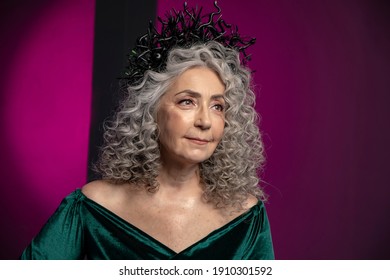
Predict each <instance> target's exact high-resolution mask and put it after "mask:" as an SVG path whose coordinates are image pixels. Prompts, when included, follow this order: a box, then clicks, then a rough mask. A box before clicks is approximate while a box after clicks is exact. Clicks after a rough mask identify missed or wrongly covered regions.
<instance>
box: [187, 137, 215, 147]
mask: <svg viewBox="0 0 390 280" xmlns="http://www.w3.org/2000/svg"><path fill="white" fill-rule="evenodd" d="M186 139H188V140H190V141H191V142H192V143H195V144H198V145H206V144H208V143H209V142H211V141H210V140H208V139H200V138H191V137H186Z"/></svg>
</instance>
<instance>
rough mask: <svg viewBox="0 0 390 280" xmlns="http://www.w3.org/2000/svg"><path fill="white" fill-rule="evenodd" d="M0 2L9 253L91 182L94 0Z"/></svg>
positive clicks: (2, 254) (4, 219)
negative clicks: (67, 197)
mask: <svg viewBox="0 0 390 280" xmlns="http://www.w3.org/2000/svg"><path fill="white" fill-rule="evenodd" d="M1 6H2V7H1V8H0V13H1V17H0V18H1V19H0V22H1V29H0V30H1V37H0V38H1V43H0V44H1V45H0V46H1V51H0V61H1V70H0V71H1V75H0V92H1V95H0V104H1V105H0V106H1V107H0V110H1V111H0V114H1V118H0V127H1V130H0V131H1V137H0V155H1V168H0V177H1V206H0V207H1V216H0V220H1V225H2V226H1V227H2V229H1V230H0V232H1V237H0V238H1V239H0V244H1V246H0V247H1V250H0V258H2V259H11V258H17V257H18V256H19V255H20V254H21V251H22V250H23V248H24V247H25V246H26V245H27V244H28V243H29V242H30V240H31V238H32V237H33V236H34V235H35V234H36V233H37V232H38V230H39V229H40V227H41V226H42V224H43V223H44V222H45V221H46V220H47V219H48V217H49V216H50V214H51V213H52V212H53V211H54V210H55V209H56V207H57V206H58V204H59V203H60V201H61V199H62V198H63V197H64V196H65V195H67V194H68V193H70V192H71V191H73V190H74V189H75V188H77V187H81V186H82V185H83V184H85V182H86V177H87V175H86V174H87V155H88V153H87V151H88V134H89V121H90V104H91V96H92V58H93V56H92V54H93V32H94V29H93V28H94V6H95V2H94V1H91V0H57V1H44V0H40V1H2V4H1Z"/></svg>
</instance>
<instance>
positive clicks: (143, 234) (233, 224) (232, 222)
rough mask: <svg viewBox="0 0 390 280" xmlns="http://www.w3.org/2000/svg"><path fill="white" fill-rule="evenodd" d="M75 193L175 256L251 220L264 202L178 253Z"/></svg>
mask: <svg viewBox="0 0 390 280" xmlns="http://www.w3.org/2000/svg"><path fill="white" fill-rule="evenodd" d="M75 192H76V193H77V194H78V195H79V196H81V197H82V199H83V200H84V201H86V202H88V203H91V204H92V205H94V206H95V207H97V208H98V209H99V210H101V211H103V212H105V213H107V214H109V215H110V216H112V217H114V218H115V219H117V220H119V221H120V222H121V223H122V224H124V225H126V226H127V227H130V228H131V229H132V230H134V231H136V232H137V233H138V234H139V235H141V236H142V237H144V238H146V239H147V240H149V241H152V242H153V243H156V244H158V245H159V246H160V247H162V248H164V249H165V250H166V251H168V252H169V253H170V254H172V255H173V256H175V255H180V254H183V253H185V252H186V251H189V250H190V249H191V248H193V247H195V246H197V245H199V244H201V243H203V242H205V241H207V240H208V239H210V238H212V237H213V236H215V235H218V234H219V233H221V232H224V231H225V230H229V229H230V228H234V227H235V226H236V225H237V224H239V223H241V222H242V221H245V220H246V219H247V218H249V216H251V215H252V214H253V213H254V212H259V211H255V210H257V209H258V208H260V207H261V205H262V204H263V202H262V201H261V200H259V201H258V202H257V203H256V204H255V205H254V206H252V207H251V208H249V209H248V210H247V211H246V212H244V213H242V214H240V215H239V216H237V217H235V218H234V219H232V220H231V221H229V222H227V223H226V224H224V225H222V226H220V227H218V228H216V229H214V230H213V231H211V232H210V233H208V234H206V235H205V236H204V237H202V238H201V239H199V240H198V241H196V242H194V243H193V244H191V245H189V246H188V247H186V248H184V249H183V250H181V251H179V252H177V251H175V250H173V249H171V248H170V247H169V246H167V245H165V244H164V243H162V242H161V241H159V240H157V239H156V238H154V237H153V236H152V235H150V234H148V233H147V232H145V231H144V230H142V229H140V228H139V227H137V226H136V225H134V224H132V223H130V222H129V221H127V220H125V219H124V218H122V217H121V216H119V215H117V214H116V213H114V212H113V211H111V210H110V209H108V208H106V207H104V206H103V205H101V204H100V203H98V202H96V201H94V200H92V199H90V198H89V197H87V196H86V195H85V194H84V193H83V192H82V191H81V189H76V191H75Z"/></svg>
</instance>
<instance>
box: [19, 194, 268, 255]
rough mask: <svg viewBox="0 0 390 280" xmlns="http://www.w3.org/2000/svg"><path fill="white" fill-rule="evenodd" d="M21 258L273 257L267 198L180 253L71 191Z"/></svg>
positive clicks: (83, 196)
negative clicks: (265, 205) (265, 204)
mask: <svg viewBox="0 0 390 280" xmlns="http://www.w3.org/2000/svg"><path fill="white" fill-rule="evenodd" d="M21 259H41V260H43V259H52V260H53V259H54V260H62V259H134V260H135V259H145V260H169V259H171V260H173V259H176V260H179V259H180V260H185V259H198V260H207V259H274V252H273V246H272V239H271V232H270V227H269V222H268V218H267V214H266V210H265V207H264V204H263V202H261V201H259V202H258V204H257V205H255V206H253V207H252V208H251V209H250V210H249V211H247V212H246V213H244V214H242V215H240V216H239V217H237V218H235V219H234V220H232V221H231V222H229V223H228V224H226V225H224V226H222V227H221V228H218V229H216V230H215V231H213V232H211V233H210V234H208V235H207V236H205V237H204V238H202V239H201V240H199V241H198V242H196V243H194V244H193V245H191V246H189V247H188V248H186V249H184V250H183V251H181V252H178V253H177V252H174V251H173V250H172V249H170V248H169V247H167V246H165V245H164V244H162V243H161V242H159V241H158V240H156V239H154V238H153V237H152V236H150V235H148V234H147V233H145V232H143V231H142V230H140V229H138V228H137V227H135V226H134V225H132V224H130V223H129V222H127V221H125V220H124V219H122V218H120V217H119V216H117V215H116V214H114V213H113V212H111V211H109V210H108V209H106V208H105V207H103V206H101V205H100V204H98V203H96V202H94V201H93V200H91V199H89V198H87V197H86V196H85V195H84V194H83V193H82V192H81V190H80V189H77V190H75V191H74V192H72V193H71V194H70V195H68V196H67V197H66V198H65V199H64V200H63V201H62V203H61V204H60V206H59V207H58V209H57V210H56V212H55V213H54V214H53V215H52V216H51V217H50V219H49V220H48V222H47V223H46V224H45V226H44V227H43V228H42V229H41V231H40V233H39V234H38V235H37V236H36V237H35V238H34V239H33V240H32V242H31V243H30V245H29V246H28V247H27V248H26V249H25V250H24V252H23V254H22V255H21Z"/></svg>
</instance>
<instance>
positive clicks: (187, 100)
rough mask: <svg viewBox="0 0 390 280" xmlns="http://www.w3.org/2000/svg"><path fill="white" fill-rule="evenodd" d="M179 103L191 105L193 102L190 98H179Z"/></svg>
mask: <svg viewBox="0 0 390 280" xmlns="http://www.w3.org/2000/svg"><path fill="white" fill-rule="evenodd" d="M179 104H181V105H185V106H188V105H192V104H193V102H192V100H191V99H183V100H180V101H179Z"/></svg>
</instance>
